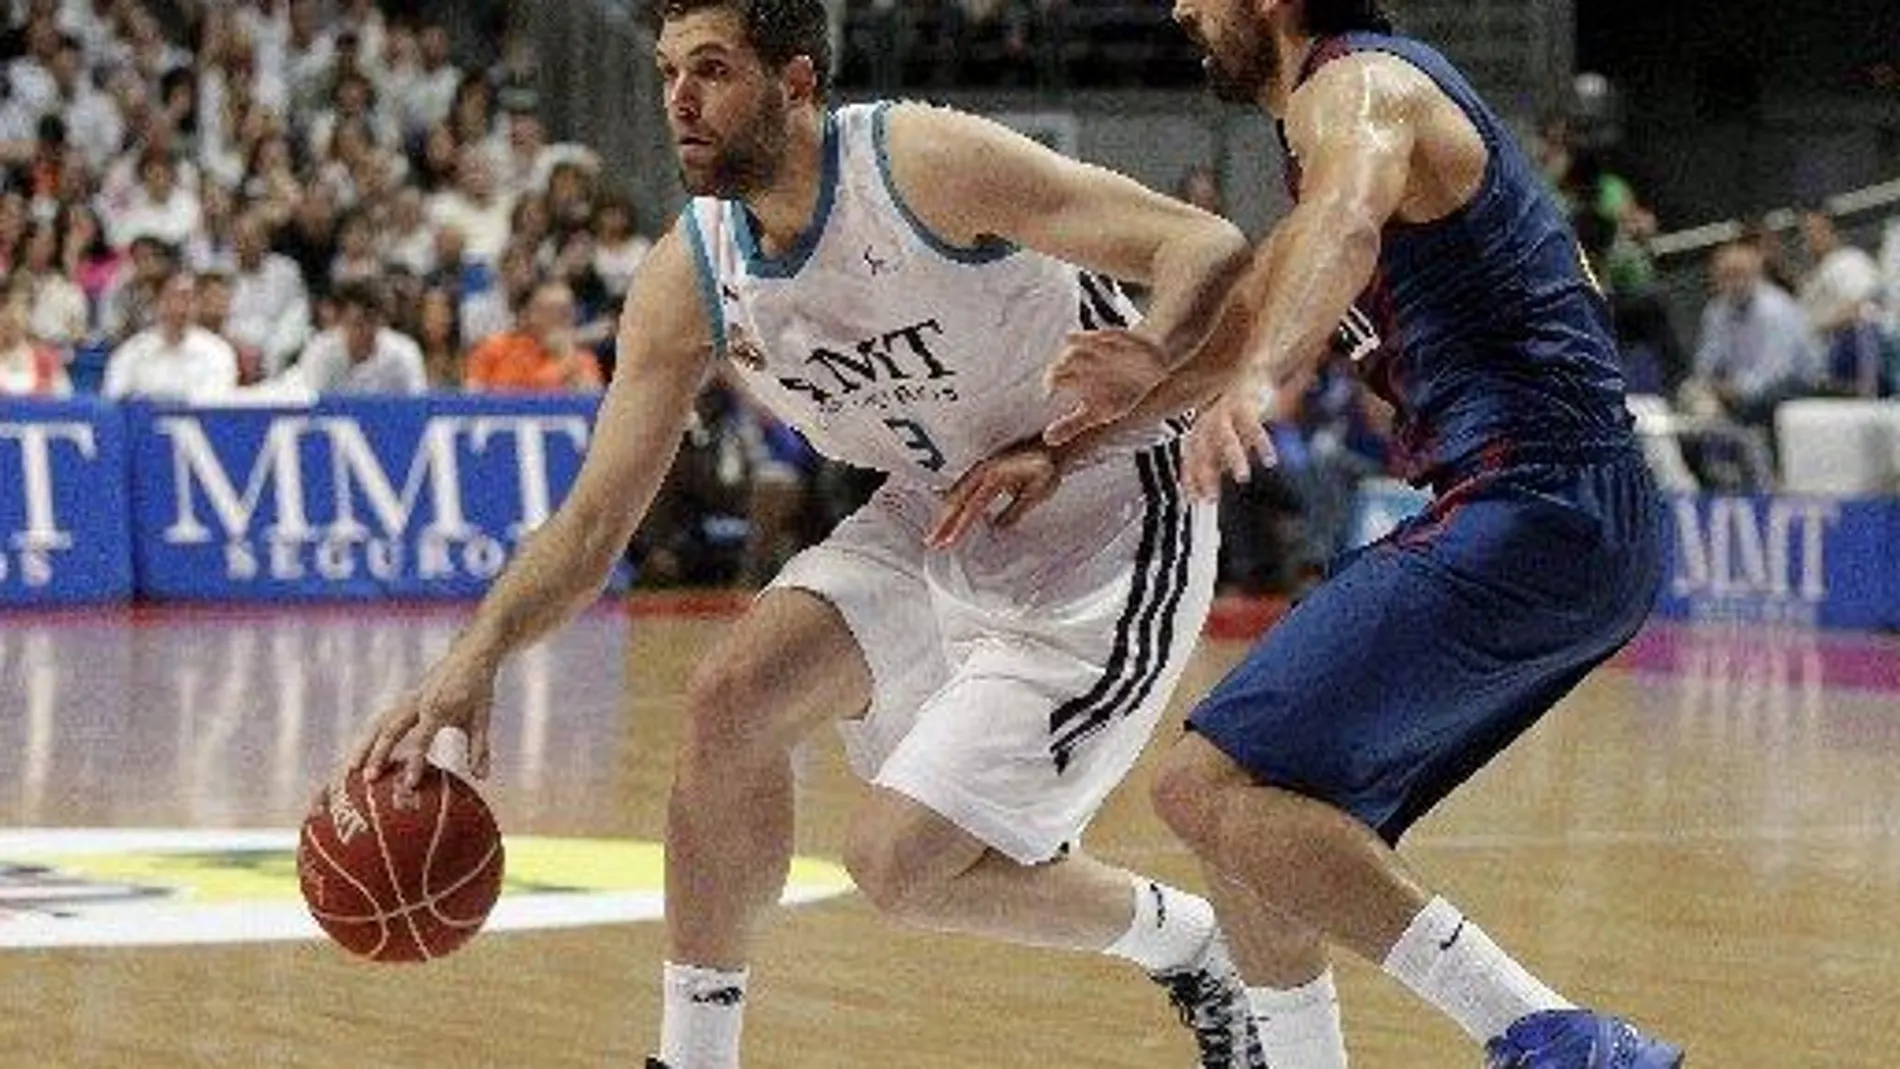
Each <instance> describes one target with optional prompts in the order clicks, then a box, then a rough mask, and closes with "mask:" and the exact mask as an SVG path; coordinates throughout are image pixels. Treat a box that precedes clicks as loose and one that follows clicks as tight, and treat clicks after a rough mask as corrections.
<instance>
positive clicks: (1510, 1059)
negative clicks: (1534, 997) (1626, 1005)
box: [1484, 1010, 1682, 1069]
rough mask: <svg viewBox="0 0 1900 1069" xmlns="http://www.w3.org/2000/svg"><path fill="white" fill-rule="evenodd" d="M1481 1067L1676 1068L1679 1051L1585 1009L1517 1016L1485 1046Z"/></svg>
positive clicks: (1679, 1062) (1567, 1068)
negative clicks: (1514, 1021) (1508, 1026)
mask: <svg viewBox="0 0 1900 1069" xmlns="http://www.w3.org/2000/svg"><path fill="white" fill-rule="evenodd" d="M1484 1058H1485V1061H1484V1064H1485V1069H1677V1067H1678V1066H1680V1065H1681V1064H1682V1050H1681V1048H1679V1047H1674V1046H1671V1045H1670V1044H1668V1043H1664V1042H1663V1041H1661V1040H1659V1039H1651V1038H1649V1037H1648V1036H1646V1035H1644V1034H1642V1033H1641V1032H1638V1031H1637V1030H1636V1028H1635V1026H1633V1025H1631V1024H1630V1023H1629V1022H1628V1021H1625V1020H1622V1019H1621V1018H1618V1017H1611V1016H1610V1015H1608V1014H1604V1013H1592V1012H1590V1011H1589V1010H1546V1011H1544V1012H1542V1013H1533V1014H1530V1015H1529V1016H1527V1017H1522V1018H1519V1019H1518V1020H1517V1022H1516V1023H1514V1024H1512V1025H1511V1027H1510V1028H1508V1029H1506V1030H1505V1032H1504V1034H1503V1035H1501V1036H1499V1037H1498V1038H1496V1039H1494V1040H1492V1041H1491V1042H1489V1043H1487V1044H1485V1046H1484Z"/></svg>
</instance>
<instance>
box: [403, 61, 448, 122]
mask: <svg viewBox="0 0 1900 1069" xmlns="http://www.w3.org/2000/svg"><path fill="white" fill-rule="evenodd" d="M461 83H462V70H461V68H460V67H457V66H456V65H455V64H453V63H444V64H443V65H442V66H440V67H437V68H436V69H435V70H432V71H431V70H418V71H416V73H415V77H414V78H413V79H411V80H410V81H409V82H408V83H407V84H405V85H404V86H402V87H401V88H400V89H399V90H397V91H396V92H395V93H393V94H391V95H392V96H394V98H395V99H394V100H392V101H391V105H392V106H393V107H394V109H395V112H396V119H397V121H398V122H399V123H401V124H402V128H403V131H404V132H405V133H409V134H415V133H420V132H422V131H424V130H427V129H428V128H429V127H431V126H434V125H435V124H436V123H439V122H441V121H442V120H444V119H446V118H448V117H449V108H450V107H451V106H453V105H454V103H455V87H456V86H458V85H460V84H461Z"/></svg>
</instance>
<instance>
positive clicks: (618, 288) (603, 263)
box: [594, 234, 653, 297]
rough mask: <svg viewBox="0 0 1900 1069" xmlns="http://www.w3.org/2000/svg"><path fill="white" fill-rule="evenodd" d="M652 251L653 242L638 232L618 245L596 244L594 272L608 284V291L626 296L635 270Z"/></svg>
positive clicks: (615, 294)
mask: <svg viewBox="0 0 1900 1069" xmlns="http://www.w3.org/2000/svg"><path fill="white" fill-rule="evenodd" d="M651 251H653V243H652V242H651V241H648V240H647V239H646V238H643V237H641V236H640V235H638V234H632V235H629V236H628V238H627V240H625V241H623V242H621V243H620V244H618V245H609V244H607V243H605V242H602V243H600V244H597V245H595V246H594V273H595V274H597V275H599V276H600V280H601V281H602V282H604V283H606V284H607V292H608V293H611V294H613V295H614V296H616V297H620V296H625V294H626V292H627V288H628V287H629V286H631V285H633V273H634V271H636V270H638V269H639V267H640V261H642V260H644V259H646V258H647V253H649V252H651Z"/></svg>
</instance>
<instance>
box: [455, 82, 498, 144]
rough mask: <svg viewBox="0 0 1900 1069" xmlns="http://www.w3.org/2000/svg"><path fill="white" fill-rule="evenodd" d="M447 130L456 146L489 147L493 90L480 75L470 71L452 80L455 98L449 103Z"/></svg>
mask: <svg viewBox="0 0 1900 1069" xmlns="http://www.w3.org/2000/svg"><path fill="white" fill-rule="evenodd" d="M448 129H449V135H450V136H451V137H453V138H454V139H455V145H456V147H457V148H458V149H466V148H480V149H488V148H490V147H492V146H491V145H490V142H491V141H492V140H493V139H494V136H495V90H494V87H492V86H490V85H489V84H488V79H487V78H486V77H484V76H483V75H482V74H480V73H478V72H476V71H470V72H468V73H467V74H465V75H463V76H462V80H461V81H460V82H457V83H456V86H455V99H454V101H453V102H452V103H451V104H450V105H449V115H448Z"/></svg>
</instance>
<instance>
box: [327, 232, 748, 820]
mask: <svg viewBox="0 0 1900 1069" xmlns="http://www.w3.org/2000/svg"><path fill="white" fill-rule="evenodd" d="M695 286H696V283H695V278H694V274H693V266H692V264H691V261H690V256H689V254H688V252H687V250H686V248H685V243H684V240H683V238H682V237H681V235H680V234H679V232H678V230H677V229H675V231H674V232H672V233H670V234H668V235H667V236H666V237H664V238H662V239H661V240H660V242H659V243H658V244H657V245H655V246H654V248H653V251H652V253H651V254H650V255H649V256H648V258H647V260H646V262H645V263H644V264H643V265H642V266H641V270H640V273H639V275H638V276H637V277H636V279H635V281H634V286H633V291H632V292H631V293H630V294H629V295H628V298H627V302H626V305H625V307H624V308H623V309H622V311H621V318H620V333H619V346H620V360H619V367H618V371H617V373H616V374H615V376H614V381H613V384H612V386H611V387H610V388H609V389H608V391H607V394H606V397H605V399H604V400H603V401H602V403H601V407H600V412H599V415H598V416H597V417H596V419H595V422H594V435H593V442H592V444H591V445H590V446H589V447H588V450H587V457H586V459H585V461H583V463H582V465H581V471H580V475H579V477H578V478H577V479H576V481H575V483H574V486H573V488H572V490H571V491H570V492H569V493H568V496H567V498H566V499H565V500H564V501H562V503H561V506H560V508H558V509H556V510H555V512H554V515H553V516H551V517H549V518H548V521H547V522H546V523H545V524H543V525H542V526H541V528H540V529H539V530H537V531H535V533H534V534H533V535H532V536H531V537H530V538H529V539H528V540H527V542H526V543H525V544H524V545H523V546H522V548H521V551H520V553H518V554H517V555H516V557H515V558H514V560H513V561H512V562H510V563H509V565H508V568H507V569H506V570H505V571H504V572H503V573H502V575H501V578H500V579H499V580H498V581H497V582H496V583H495V586H494V587H493V588H492V589H491V590H490V591H489V592H488V596H487V597H485V598H483V599H482V603H481V606H480V608H479V609H477V611H476V614H475V619H474V621H473V622H471V623H470V625H469V626H468V627H467V628H466V629H465V630H464V631H463V632H462V633H461V635H460V636H458V637H457V638H456V640H455V643H454V644H453V645H452V646H451V647H450V649H449V651H448V653H447V654H446V655H444V657H443V659H442V660H441V661H440V662H438V663H437V664H436V665H435V666H434V667H433V668H432V669H430V671H429V673H428V674H427V675H426V676H425V677H424V678H423V680H422V682H421V684H420V685H419V686H418V687H417V688H416V689H415V690H414V691H412V692H411V693H410V694H408V695H406V696H404V698H403V699H402V700H401V701H399V702H398V703H397V704H396V707H395V708H393V709H391V710H389V711H388V712H386V713H384V714H383V716H382V717H381V718H380V719H379V720H378V722H377V723H376V724H375V725H374V730H373V731H372V732H370V733H369V734H368V735H367V736H366V737H365V738H364V740H363V742H362V743H361V744H360V745H359V746H358V748H357V750H356V752H355V753H354V754H353V755H352V756H351V758H350V760H349V762H348V764H347V765H346V766H345V767H344V769H343V770H342V771H343V774H346V775H347V773H348V772H349V771H350V770H351V769H353V768H357V767H361V768H362V769H363V771H364V774H365V775H367V776H369V777H370V778H372V779H373V778H375V777H376V776H378V775H380V774H381V773H382V772H383V771H384V770H385V768H387V767H388V766H389V764H390V763H391V761H392V758H393V759H394V760H395V761H396V762H398V763H400V764H401V766H402V768H403V770H404V774H405V777H406V779H407V780H408V781H409V782H411V783H413V782H415V780H416V779H417V778H419V777H420V775H421V773H422V765H423V754H424V752H425V751H426V750H427V749H428V746H429V743H430V740H431V739H432V738H433V737H434V735H435V732H436V731H437V730H438V729H440V728H443V727H448V726H455V727H460V728H462V729H463V730H465V731H467V732H468V735H469V739H470V743H471V755H470V758H471V762H470V763H471V765H472V770H473V771H474V773H475V774H476V775H478V776H481V775H486V773H487V766H488V712H489V710H488V706H489V701H490V698H491V696H492V693H493V684H494V677H495V673H496V672H497V671H498V669H499V668H500V665H501V662H502V661H503V660H504V659H505V658H506V657H507V656H508V655H509V654H510V653H513V652H514V651H515V650H518V649H520V648H521V647H523V646H526V645H528V644H529V643H531V642H533V641H534V640H535V639H537V638H539V637H541V636H542V635H544V634H546V633H547V632H549V631H551V630H553V629H554V628H556V627H558V626H560V625H561V624H562V623H564V622H566V621H567V620H568V619H569V618H571V617H572V616H573V615H574V614H575V613H576V612H578V611H579V610H580V609H581V608H582V607H584V606H586V605H587V604H588V603H589V602H591V601H592V600H593V599H594V598H595V597H597V596H598V595H599V593H600V589H601V586H602V585H603V584H604V583H605V582H606V579H607V576H608V574H609V572H610V571H611V570H612V568H613V564H614V561H615V560H616V559H618V558H619V556H620V554H621V553H622V552H623V551H624V550H625V549H626V546H627V541H628V539H629V538H631V537H632V535H633V532H634V529H635V528H636V527H637V526H638V525H639V523H640V520H641V518H642V517H643V516H645V515H646V511H647V509H648V507H649V506H650V505H651V504H652V502H653V498H654V495H655V494H657V493H658V491H659V487H660V483H661V481H662V480H663V479H664V477H665V475H666V471H667V469H668V468H669V467H670V466H671V465H672V462H673V456H674V453H675V452H676V450H677V449H678V446H679V440H680V436H681V434H682V433H683V431H684V430H685V427H686V424H687V420H688V419H689V418H690V416H691V414H692V410H693V398H694V395H695V394H696V393H697V391H698V389H699V386H700V383H701V381H702V379H703V377H704V372H705V369H706V362H707V354H708V353H709V352H710V344H711V343H710V334H709V331H708V330H707V327H706V321H705V315H704V313H703V312H702V311H701V305H700V300H699V295H698V292H697V290H696V288H695Z"/></svg>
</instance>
